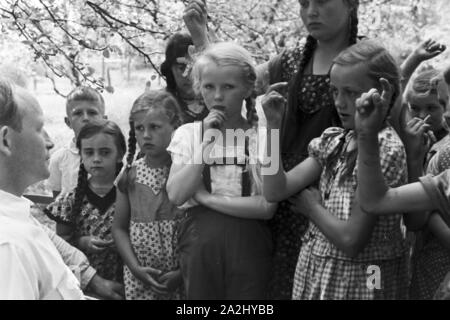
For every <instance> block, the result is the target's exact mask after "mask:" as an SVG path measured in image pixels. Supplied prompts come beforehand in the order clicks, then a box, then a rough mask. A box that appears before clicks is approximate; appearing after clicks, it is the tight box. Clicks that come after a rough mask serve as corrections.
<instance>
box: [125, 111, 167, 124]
mask: <svg viewBox="0 0 450 320" xmlns="http://www.w3.org/2000/svg"><path fill="white" fill-rule="evenodd" d="M133 120H134V122H135V123H149V122H156V121H158V122H159V121H169V117H168V116H167V114H166V112H165V111H164V109H163V108H162V107H152V108H149V109H147V110H141V111H138V112H136V113H134V114H133Z"/></svg>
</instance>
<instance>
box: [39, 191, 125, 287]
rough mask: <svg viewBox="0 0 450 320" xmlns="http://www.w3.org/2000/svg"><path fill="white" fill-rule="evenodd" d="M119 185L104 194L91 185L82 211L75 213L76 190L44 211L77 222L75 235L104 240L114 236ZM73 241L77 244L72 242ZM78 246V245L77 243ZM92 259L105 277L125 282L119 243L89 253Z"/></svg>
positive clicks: (61, 220)
mask: <svg viewBox="0 0 450 320" xmlns="http://www.w3.org/2000/svg"><path fill="white" fill-rule="evenodd" d="M115 200H116V188H115V187H113V188H112V189H111V190H110V191H109V192H108V194H106V195H105V196H104V197H100V196H98V195H97V194H96V193H94V192H93V191H92V190H91V189H90V188H87V189H86V195H85V196H84V198H83V200H82V205H81V211H80V213H79V214H74V213H73V212H72V208H73V205H74V202H75V191H71V192H69V193H68V194H66V195H64V196H60V197H59V198H57V200H56V201H55V202H53V203H51V204H50V205H49V206H48V207H47V208H46V209H45V210H44V212H45V213H46V214H47V216H48V217H49V218H50V219H52V220H54V221H56V222H57V223H61V224H67V225H71V226H74V228H75V231H74V234H73V237H72V238H74V239H78V238H79V237H82V236H94V237H96V238H99V239H101V240H105V241H111V240H112V233H111V228H112V223H113V218H114V212H115V205H114V202H115ZM72 245H75V244H74V243H72ZM75 246H76V245H75ZM84 254H85V255H86V256H87V258H88V260H89V263H90V264H91V265H92V267H94V268H95V269H96V270H97V273H98V275H100V276H101V277H103V278H105V279H108V280H114V281H119V282H122V278H123V276H122V265H123V264H122V260H121V259H120V256H119V253H118V252H117V250H116V248H115V246H111V247H110V248H107V249H105V250H104V251H102V252H99V253H87V252H84Z"/></svg>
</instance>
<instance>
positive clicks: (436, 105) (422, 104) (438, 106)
mask: <svg viewBox="0 0 450 320" xmlns="http://www.w3.org/2000/svg"><path fill="white" fill-rule="evenodd" d="M408 107H409V112H410V114H411V116H412V117H415V118H420V119H422V120H423V119H425V118H426V117H428V116H430V117H429V120H428V121H427V123H428V124H429V125H430V126H431V130H433V131H437V130H440V129H442V125H443V123H442V120H443V115H444V111H445V108H446V101H445V100H443V99H439V97H438V95H437V94H429V95H426V96H420V95H416V94H411V95H410V96H409V98H408Z"/></svg>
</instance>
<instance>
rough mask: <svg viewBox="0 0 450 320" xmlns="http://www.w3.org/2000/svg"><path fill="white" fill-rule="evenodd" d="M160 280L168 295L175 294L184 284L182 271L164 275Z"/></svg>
mask: <svg viewBox="0 0 450 320" xmlns="http://www.w3.org/2000/svg"><path fill="white" fill-rule="evenodd" d="M158 280H159V282H160V283H161V285H163V286H164V287H165V290H166V293H171V292H174V291H175V290H176V289H177V288H179V287H180V285H181V284H182V282H183V281H182V277H181V272H180V270H175V271H169V272H167V273H164V274H162V275H161V276H160V277H159V279H158Z"/></svg>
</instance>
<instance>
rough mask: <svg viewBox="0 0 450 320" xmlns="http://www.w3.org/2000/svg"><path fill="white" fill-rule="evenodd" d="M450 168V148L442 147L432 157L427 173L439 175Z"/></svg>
mask: <svg viewBox="0 0 450 320" xmlns="http://www.w3.org/2000/svg"><path fill="white" fill-rule="evenodd" d="M449 168H450V150H449V149H447V148H442V149H440V150H439V151H438V152H437V153H436V154H435V155H434V156H433V157H432V158H431V159H430V162H429V164H428V167H427V173H429V174H432V175H435V176H436V175H438V174H440V173H441V172H443V171H444V170H447V169H449Z"/></svg>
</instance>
